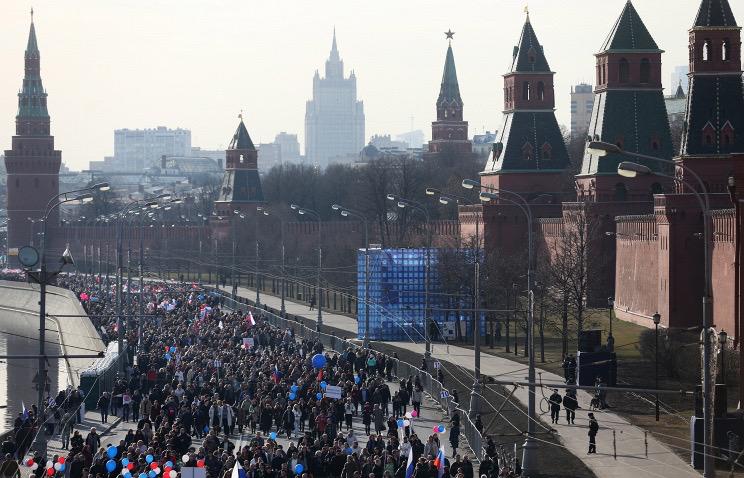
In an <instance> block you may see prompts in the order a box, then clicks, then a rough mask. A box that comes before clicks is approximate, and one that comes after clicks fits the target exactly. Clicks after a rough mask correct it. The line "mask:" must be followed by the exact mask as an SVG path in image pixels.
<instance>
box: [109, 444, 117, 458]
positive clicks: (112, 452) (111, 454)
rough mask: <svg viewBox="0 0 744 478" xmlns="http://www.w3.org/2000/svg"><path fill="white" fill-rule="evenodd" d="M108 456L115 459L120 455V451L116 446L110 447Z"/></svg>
mask: <svg viewBox="0 0 744 478" xmlns="http://www.w3.org/2000/svg"><path fill="white" fill-rule="evenodd" d="M106 454H107V455H108V457H109V458H111V459H114V458H116V455H118V454H119V449H118V448H116V447H115V446H110V447H108V448H107V449H106Z"/></svg>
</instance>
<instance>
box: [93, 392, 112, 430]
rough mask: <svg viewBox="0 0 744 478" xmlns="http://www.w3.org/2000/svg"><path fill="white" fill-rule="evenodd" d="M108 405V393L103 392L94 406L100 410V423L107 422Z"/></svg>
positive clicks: (109, 401)
mask: <svg viewBox="0 0 744 478" xmlns="http://www.w3.org/2000/svg"><path fill="white" fill-rule="evenodd" d="M110 404H111V399H110V398H109V393H108V392H103V395H101V396H100V397H99V398H98V403H97V404H96V406H98V409H99V410H101V423H106V422H108V412H109V405H110Z"/></svg>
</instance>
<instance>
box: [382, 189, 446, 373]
mask: <svg viewBox="0 0 744 478" xmlns="http://www.w3.org/2000/svg"><path fill="white" fill-rule="evenodd" d="M387 198H388V200H389V201H397V205H398V207H399V208H401V209H404V208H406V207H410V208H411V209H414V210H416V211H419V212H420V213H422V214H423V215H424V217H425V218H426V231H427V233H426V265H425V266H424V342H425V349H424V361H425V363H426V365H427V368H428V365H429V361H430V359H431V334H430V333H429V320H434V319H433V318H432V319H429V276H430V275H431V217H430V216H429V211H427V210H426V208H425V207H423V206H422V205H421V204H419V203H417V202H416V201H411V200H410V199H405V198H399V197H397V196H395V195H393V194H388V195H387Z"/></svg>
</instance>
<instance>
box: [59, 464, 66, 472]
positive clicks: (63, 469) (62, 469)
mask: <svg viewBox="0 0 744 478" xmlns="http://www.w3.org/2000/svg"><path fill="white" fill-rule="evenodd" d="M59 471H65V464H64V463H60V464H59Z"/></svg>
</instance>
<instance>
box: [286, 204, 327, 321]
mask: <svg viewBox="0 0 744 478" xmlns="http://www.w3.org/2000/svg"><path fill="white" fill-rule="evenodd" d="M290 208H292V209H293V210H295V211H297V214H299V215H300V216H313V217H314V218H315V219H316V220H317V222H318V277H317V282H318V283H317V294H318V296H317V297H318V320H317V322H316V323H315V330H316V331H318V332H320V329H321V327H322V326H323V289H322V288H321V285H320V273H321V270H322V268H323V236H322V233H321V229H322V224H323V221H322V219H321V217H320V214H318V212H317V211H313V210H312V209H308V208H304V207H300V206H298V205H297V204H291V205H290Z"/></svg>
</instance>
